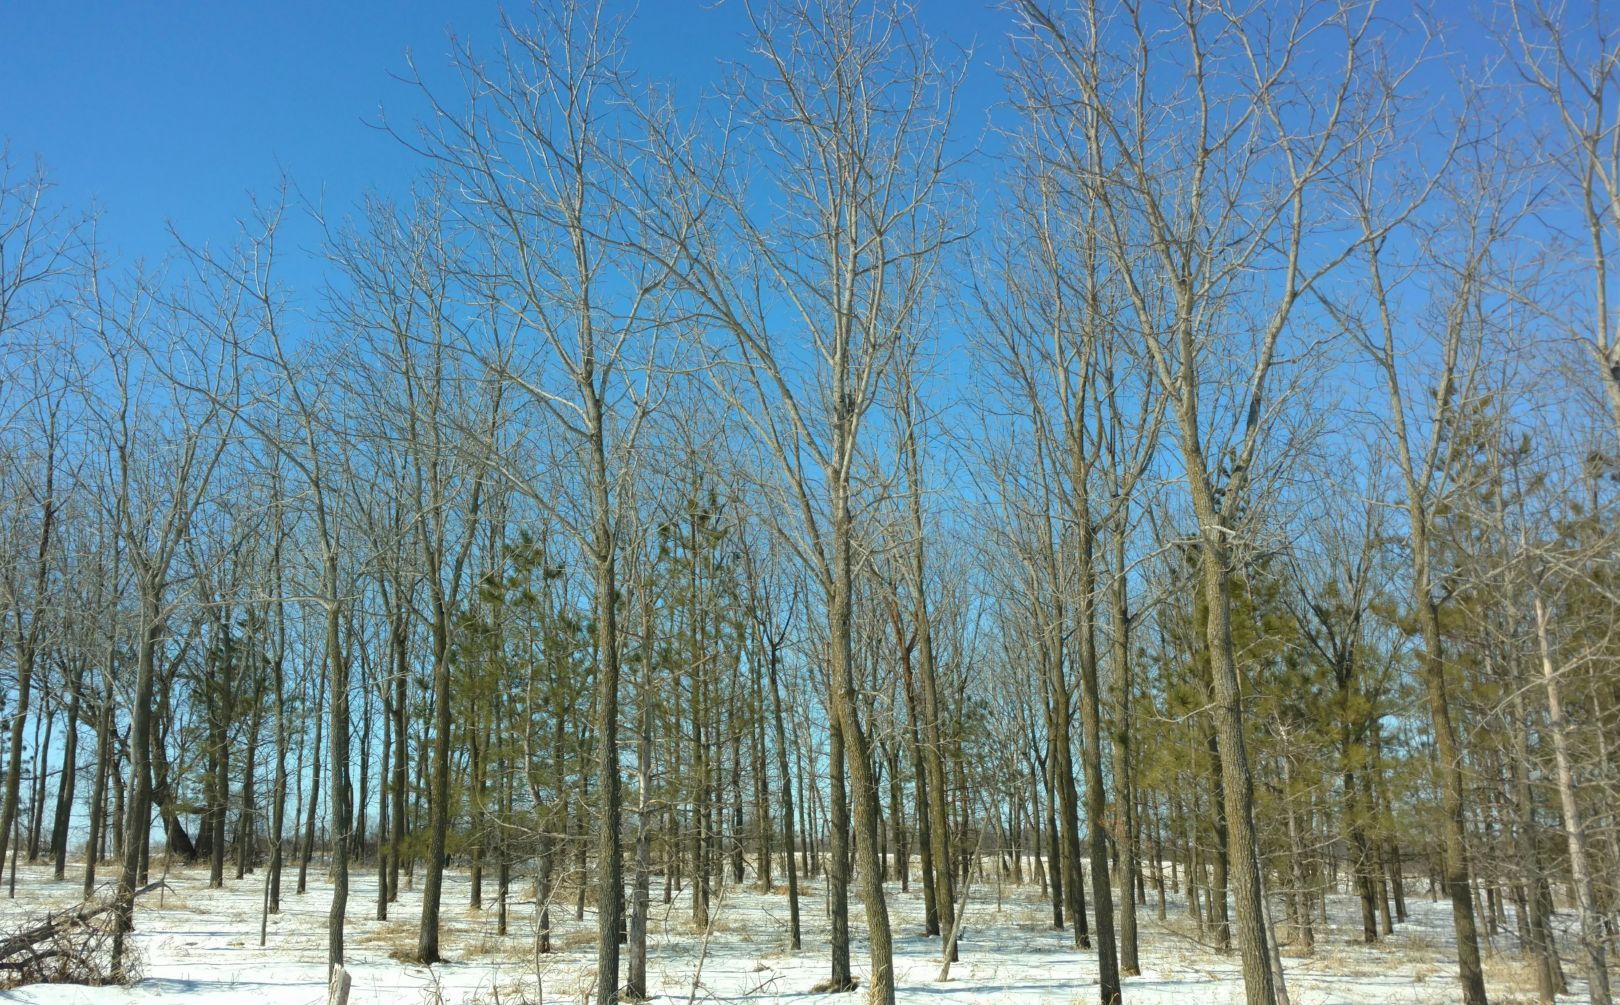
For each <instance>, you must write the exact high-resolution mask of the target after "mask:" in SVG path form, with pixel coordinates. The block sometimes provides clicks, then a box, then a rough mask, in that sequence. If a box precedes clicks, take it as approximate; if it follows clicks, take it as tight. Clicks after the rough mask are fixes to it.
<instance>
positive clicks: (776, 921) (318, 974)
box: [0, 862, 1581, 1005]
mask: <svg viewBox="0 0 1620 1005" xmlns="http://www.w3.org/2000/svg"><path fill="white" fill-rule="evenodd" d="M153 865H154V874H155V873H156V872H157V871H159V869H160V864H159V863H158V862H154V863H153ZM68 875H69V879H68V880H65V881H61V882H58V881H55V880H53V879H52V878H51V874H50V870H49V868H48V867H47V866H44V865H40V866H28V865H24V866H23V867H22V869H21V871H20V872H19V873H18V876H19V879H18V882H17V896H16V899H15V900H6V899H0V930H8V929H11V928H13V927H16V926H17V925H18V924H19V923H20V922H21V921H22V920H24V919H26V918H28V917H32V916H36V915H38V914H40V913H42V912H43V911H45V910H47V909H56V908H61V907H67V906H72V905H74V904H76V903H77V901H78V890H79V886H80V880H77V879H75V878H74V875H75V871H74V870H72V869H70V870H69V873H68ZM154 878H156V877H155V875H154ZM284 882H285V884H286V887H285V888H286V889H287V890H288V891H290V890H291V889H292V888H293V887H294V885H295V883H296V870H291V871H289V872H288V874H287V875H286V877H285V879H284ZM403 882H404V881H403V878H402V880H401V885H402V886H403ZM168 883H169V885H170V889H168V890H164V891H161V893H160V892H158V891H154V892H153V893H151V894H148V895H146V896H144V897H143V898H142V900H141V903H140V905H139V907H138V909H137V915H136V926H137V929H138V934H137V938H136V940H135V941H136V944H137V945H138V946H139V948H140V951H141V953H142V954H143V963H142V966H143V973H144V976H143V977H142V978H141V980H140V981H139V982H138V983H136V984H135V985H134V986H132V987H128V988H83V987H75V986H66V985H59V986H35V987H29V988H24V989H21V990H19V991H14V992H0V999H4V1000H10V1001H17V1002H27V1003H38V1005H46V1003H50V1005H65V1003H97V1005H100V1003H115V1002H170V1003H174V1005H204V1003H221V1005H223V1003H227V1002H230V1003H240V1002H252V1003H254V1005H319V1003H321V1002H324V1000H325V996H326V991H325V983H326V962H325V961H326V919H327V912H328V909H329V907H330V905H331V886H330V884H329V883H328V882H327V880H326V876H325V874H324V872H323V871H322V870H320V869H319V868H318V866H315V865H312V867H311V882H310V891H309V892H308V893H307V894H304V895H298V894H295V893H291V892H288V893H284V894H283V898H282V913H281V914H279V915H275V916H272V917H271V918H270V920H269V929H268V934H267V941H266V944H265V946H264V947H263V948H261V947H260V946H259V916H260V908H261V904H262V898H263V891H264V885H263V879H262V876H254V875H250V876H249V877H248V878H246V879H243V880H240V881H237V880H229V879H228V880H227V881H226V883H225V886H224V888H223V889H221V890H210V889H208V886H207V883H208V870H207V868H206V867H190V868H184V869H181V868H172V869H170V871H169V874H168ZM376 884H377V877H376V873H375V870H362V871H359V872H357V873H356V874H355V875H354V876H353V877H352V881H351V892H350V898H349V911H348V925H347V941H346V953H347V956H348V959H349V970H350V972H351V974H352V975H353V978H354V988H353V994H352V997H351V999H350V1000H351V1002H354V1003H355V1005H369V1003H373V1002H376V1003H388V1005H392V1003H403V1005H418V1003H420V1005H463V1003H466V1005H497V1003H499V1005H521V1003H530V1005H534V1003H539V1002H545V1003H548V1005H549V1003H566V1002H579V1001H581V998H582V995H583V994H585V993H586V992H588V991H590V990H592V986H591V980H592V973H593V971H594V969H595V960H596V955H595V930H596V920H595V916H594V914H593V913H592V911H591V909H590V908H589V907H587V908H586V911H585V917H584V919H583V920H577V919H576V918H575V914H574V904H573V902H572V900H570V901H569V902H568V903H567V904H566V905H559V906H554V907H553V910H552V918H553V935H552V940H553V941H552V945H553V948H554V949H555V950H556V951H555V952H553V953H552V954H550V955H547V956H543V957H539V966H538V968H537V967H536V959H537V958H536V956H535V954H534V902H533V895H532V888H531V887H530V886H529V885H528V883H527V882H525V883H524V884H523V885H522V886H521V887H520V886H519V885H518V884H517V882H516V881H514V888H513V900H514V903H513V905H512V907H511V915H510V923H509V934H508V935H507V936H506V937H504V938H503V937H499V936H497V935H496V934H495V923H496V918H495V910H494V892H495V884H494V882H493V881H492V880H489V879H486V883H485V886H484V891H485V897H486V903H488V905H489V906H488V907H487V909H486V910H483V911H478V910H473V909H470V908H469V907H467V902H468V899H469V893H470V887H469V880H468V876H467V874H466V873H465V872H461V871H452V872H450V873H447V874H446V877H445V890H444V901H443V904H444V908H443V915H442V921H443V928H442V932H443V935H442V941H441V951H442V952H443V953H444V955H445V956H446V957H447V958H448V959H449V960H451V961H452V962H447V963H444V964H441V965H439V966H436V967H432V968H428V967H423V966H418V965H414V964H409V963H403V962H400V959H399V958H400V957H402V956H404V955H406V954H408V953H409V952H410V951H412V950H413V949H414V948H415V945H416V930H417V919H418V914H419V911H420V903H421V899H420V898H421V890H420V884H419V883H418V884H417V886H416V888H414V889H411V890H401V892H400V902H399V903H396V904H393V905H390V908H389V916H390V920H388V921H381V922H380V921H377V920H375V919H376V890H377V885H376ZM805 885H806V887H807V890H806V892H805V895H804V896H803V897H802V898H801V911H802V916H803V917H802V925H803V933H804V939H803V941H804V947H805V948H804V950H803V951H801V952H797V953H793V952H789V951H788V949H787V919H788V902H787V896H786V894H785V892H783V891H782V890H781V888H780V887H779V888H778V889H777V890H776V891H773V892H771V893H760V892H757V891H755V890H754V889H752V888H731V889H728V890H725V891H723V892H722V893H721V897H722V899H721V900H720V902H719V904H718V909H717V911H716V912H715V916H714V919H713V922H712V925H711V926H710V930H709V931H708V933H707V935H708V938H707V944H706V945H705V932H703V931H700V930H697V929H695V928H694V927H693V925H692V923H691V911H690V907H689V902H688V901H687V900H686V899H685V898H684V897H682V896H680V895H678V894H677V895H676V897H675V898H674V901H673V903H671V904H668V905H666V904H663V903H661V901H662V886H661V884H660V885H657V886H655V887H654V890H653V908H652V920H651V924H650V935H649V940H648V941H649V954H648V955H649V962H648V971H649V974H648V976H649V981H650V983H651V984H652V991H653V993H654V994H655V996H659V997H655V999H654V1000H656V1001H661V1002H694V1003H695V1002H738V1001H746V1002H749V1003H756V1002H757V1003H761V1005H765V1003H769V1005H789V1003H792V1005H810V1003H822V1005H833V1003H836V1002H852V1003H854V1002H863V1001H864V993H861V992H857V993H856V994H852V995H847V996H843V995H841V996H827V995H816V994H811V993H810V989H811V988H812V987H813V986H814V985H815V984H816V983H817V982H818V981H821V980H823V979H824V978H825V977H826V975H827V932H828V925H827V920H826V917H825V903H824V901H823V899H822V896H821V894H822V886H821V883H820V882H819V881H816V882H812V883H808V884H805ZM1148 895H1149V900H1148V903H1147V905H1145V907H1144V908H1143V909H1142V910H1141V911H1140V912H1139V916H1140V919H1141V921H1140V927H1141V963H1142V975H1141V976H1140V977H1131V978H1127V979H1126V980H1125V982H1124V983H1125V999H1126V1001H1127V1002H1148V1003H1155V1005H1158V1003H1171V1002H1176V1003H1205V1002H1208V1003H1225V1002H1241V1001H1242V982H1241V980H1240V978H1239V974H1238V960H1237V957H1236V954H1235V953H1233V954H1222V953H1220V952H1218V951H1216V950H1215V949H1213V948H1209V947H1206V946H1204V945H1201V944H1200V943H1199V941H1198V939H1197V926H1196V925H1195V924H1194V923H1193V922H1192V920H1191V919H1190V918H1189V917H1187V915H1186V912H1185V908H1184V905H1183V903H1182V901H1181V899H1180V898H1178V897H1174V896H1172V897H1171V898H1170V901H1169V904H1168V912H1167V919H1166V920H1165V921H1160V920H1158V918H1157V901H1156V900H1155V899H1154V896H1153V891H1152V890H1151V888H1150V889H1149V891H1148ZM970 896H971V901H970V903H969V904H968V907H967V911H968V917H967V921H966V931H965V934H964V937H963V939H962V945H961V962H959V963H956V964H954V965H953V966H952V967H951V973H950V980H949V981H948V982H945V983H939V982H937V981H936V978H937V976H938V972H939V967H940V963H939V944H938V941H937V940H935V939H928V938H923V937H922V936H921V935H919V934H918V933H919V932H920V931H921V929H922V914H923V908H922V898H921V895H920V892H919V891H918V890H917V889H916V888H915V887H914V888H913V890H912V891H911V892H909V893H901V892H900V890H899V885H898V883H894V884H891V886H890V893H889V910H890V912H891V917H892V918H893V920H894V930H895V934H896V938H895V971H896V976H897V980H898V986H899V999H900V1001H902V1002H908V1003H912V1005H922V1003H929V1005H990V1003H995V1002H1020V1003H1022V1002H1028V1003H1054V1005H1080V1003H1084V1005H1089V1003H1091V1002H1094V1001H1096V994H1097V990H1096V989H1097V958H1096V954H1095V953H1094V952H1090V951H1085V950H1075V949H1073V948H1071V945H1070V940H1071V935H1070V934H1069V933H1068V932H1055V931H1053V930H1052V928H1051V908H1050V906H1049V904H1048V903H1046V902H1045V901H1044V900H1043V899H1042V896H1041V893H1040V888H1039V886H1037V885H1035V884H1028V885H1025V886H1022V887H1018V886H1014V885H1012V884H1010V883H1008V884H1006V885H1004V886H1003V887H1002V888H1001V889H1000V890H998V889H997V888H996V886H995V885H994V884H993V883H989V884H986V883H980V884H977V885H975V887H974V888H973V890H972V891H971V894H970ZM851 899H852V904H851V915H852V920H851V927H852V929H853V932H852V935H853V937H854V939H855V940H856V945H855V947H854V950H853V953H852V959H853V963H854V968H855V970H856V973H857V976H861V977H864V974H865V969H866V963H867V960H866V946H865V941H864V932H865V918H864V912H863V911H862V909H861V906H860V904H859V902H858V900H856V898H855V897H854V896H853V891H852V897H851ZM517 901H522V902H521V903H518V902H517ZM1409 907H1410V911H1411V920H1410V921H1409V922H1408V923H1406V924H1403V925H1398V926H1397V928H1396V933H1395V935H1394V936H1392V937H1390V938H1388V939H1385V940H1383V941H1382V942H1380V943H1379V944H1378V945H1375V946H1365V945H1362V944H1360V943H1359V941H1358V938H1359V932H1360V921H1359V914H1357V913H1356V912H1357V910H1358V908H1357V905H1356V904H1355V903H1354V902H1352V901H1350V900H1349V899H1348V898H1335V899H1333V900H1331V901H1330V915H1331V917H1332V921H1333V924H1332V925H1331V926H1330V927H1329V929H1328V930H1326V931H1323V932H1319V934H1318V936H1317V946H1316V950H1315V952H1314V953H1312V954H1311V955H1309V956H1304V955H1301V954H1299V953H1298V951H1297V949H1295V948H1294V947H1288V946H1285V947H1284V949H1283V956H1284V966H1285V968H1286V971H1287V975H1288V989H1289V992H1290V994H1291V995H1292V1002H1293V1005H1329V1003H1385V1002H1388V1003H1398V1002H1414V1003H1441V1002H1453V1001H1456V1000H1457V991H1456V980H1455V973H1456V968H1455V962H1454V959H1455V958H1454V956H1453V954H1452V950H1451V948H1450V946H1449V945H1448V940H1449V935H1450V912H1449V907H1448V905H1446V904H1444V903H1432V902H1430V900H1429V899H1428V898H1427V897H1426V896H1414V897H1412V898H1411V900H1410V904H1409ZM1559 920H1560V921H1564V920H1566V918H1565V916H1560V919H1559ZM1494 942H1495V945H1494V946H1492V945H1487V947H1486V950H1487V954H1488V956H1487V962H1486V979H1487V985H1488V987H1489V989H1490V992H1491V1001H1492V1002H1493V1003H1495V1005H1507V1003H1518V1002H1526V1003H1527V1002H1531V1001H1534V990H1535V988H1534V983H1533V979H1532V976H1531V972H1530V970H1529V968H1528V967H1527V966H1525V965H1524V964H1523V962H1522V961H1521V960H1520V958H1519V956H1518V953H1517V946H1516V940H1515V939H1514V938H1513V937H1512V936H1511V934H1507V933H1503V934H1501V935H1499V936H1498V937H1497V938H1496V939H1495V940H1494ZM1565 944H1569V943H1568V940H1567V939H1566V940H1565ZM700 968H701V972H700ZM1566 968H1567V969H1569V970H1570V972H1571V976H1572V977H1573V976H1574V973H1575V969H1574V966H1573V963H1572V962H1568V963H1566ZM1573 990H1575V991H1579V990H1581V989H1580V988H1579V987H1578V986H1577V987H1575V988H1574V989H1573ZM1569 1000H1570V1001H1575V1000H1578V997H1577V996H1571V997H1570V999H1569Z"/></svg>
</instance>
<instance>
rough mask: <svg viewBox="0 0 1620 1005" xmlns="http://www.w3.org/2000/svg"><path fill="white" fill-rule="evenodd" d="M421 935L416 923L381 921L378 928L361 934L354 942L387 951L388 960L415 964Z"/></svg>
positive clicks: (377, 925)
mask: <svg viewBox="0 0 1620 1005" xmlns="http://www.w3.org/2000/svg"><path fill="white" fill-rule="evenodd" d="M420 934H421V928H420V926H419V925H418V924H417V923H416V922H414V921H401V920H396V921H379V922H377V923H376V927H374V928H372V929H371V930H370V931H367V932H362V933H360V935H359V936H358V937H357V938H355V940H354V941H355V942H358V943H360V944H361V945H365V946H377V947H379V948H381V949H383V950H386V951H387V953H388V958H389V959H391V960H395V961H396V962H399V963H414V962H415V960H416V941H417V937H418V936H419V935H420Z"/></svg>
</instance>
